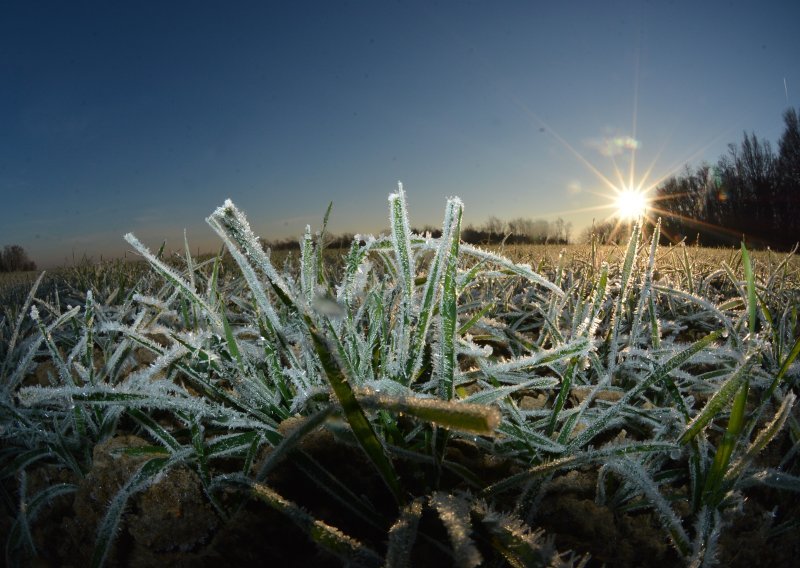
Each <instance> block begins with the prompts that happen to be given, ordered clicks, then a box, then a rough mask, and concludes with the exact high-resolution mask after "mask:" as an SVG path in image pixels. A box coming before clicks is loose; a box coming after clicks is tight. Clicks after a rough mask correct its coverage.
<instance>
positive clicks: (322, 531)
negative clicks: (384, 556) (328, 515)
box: [236, 479, 381, 567]
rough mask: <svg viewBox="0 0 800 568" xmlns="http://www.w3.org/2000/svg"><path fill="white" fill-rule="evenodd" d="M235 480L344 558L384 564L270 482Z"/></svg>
mask: <svg viewBox="0 0 800 568" xmlns="http://www.w3.org/2000/svg"><path fill="white" fill-rule="evenodd" d="M236 481H238V482H239V483H241V484H243V485H245V486H246V487H247V488H248V489H249V492H250V494H251V495H252V496H253V497H255V498H257V499H258V500H259V501H263V502H264V503H266V504H267V505H269V506H270V507H272V508H273V509H275V510H276V511H279V512H281V513H283V514H284V515H286V516H287V517H288V518H289V520H291V521H292V522H293V523H294V524H296V525H297V526H298V527H300V528H301V529H302V530H303V531H304V532H305V533H306V534H307V535H308V536H309V538H311V540H312V541H314V542H315V543H316V544H318V545H319V546H320V547H322V548H323V549H325V550H327V551H328V552H330V553H331V554H333V555H335V556H336V557H338V558H339V559H341V560H342V561H345V562H346V563H348V564H350V563H355V564H357V565H361V566H375V567H378V566H380V565H381V558H380V557H379V556H378V555H377V554H376V553H375V552H373V551H372V550H370V549H369V548H367V547H366V546H364V545H363V544H362V543H361V542H359V541H357V540H356V539H354V538H352V537H349V536H347V535H346V534H344V533H343V532H341V531H340V530H339V529H337V528H336V527H332V526H331V525H329V524H327V523H325V522H323V521H320V520H318V519H315V518H314V517H312V516H311V515H309V514H308V513H307V512H305V511H304V510H303V509H301V508H300V507H299V506H297V505H296V504H295V503H294V502H292V501H289V500H288V499H286V498H284V497H282V496H281V495H279V494H278V493H277V492H276V491H274V490H273V489H272V488H270V487H269V486H267V485H264V484H263V483H256V482H253V481H250V480H247V479H244V480H236Z"/></svg>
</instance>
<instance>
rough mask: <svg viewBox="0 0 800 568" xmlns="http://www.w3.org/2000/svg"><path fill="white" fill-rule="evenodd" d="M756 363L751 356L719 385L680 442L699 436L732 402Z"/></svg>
mask: <svg viewBox="0 0 800 568" xmlns="http://www.w3.org/2000/svg"><path fill="white" fill-rule="evenodd" d="M754 363H755V358H754V357H751V358H750V359H748V360H747V361H745V362H744V363H743V364H742V365H740V366H739V368H738V369H736V371H735V372H734V373H733V374H732V375H731V376H730V377H729V378H728V379H727V380H726V381H725V382H724V383H723V384H722V386H720V387H719V389H718V390H717V392H715V393H714V395H713V396H712V397H711V398H710V399H709V401H708V402H707V403H706V405H705V406H704V407H703V409H702V410H701V411H700V412H699V413H698V414H697V416H695V417H694V419H693V420H692V421H691V422H690V423H689V424H688V425H687V426H686V430H685V431H684V432H683V434H681V437H680V438H679V439H678V443H680V444H686V443H687V442H689V441H691V440H692V439H693V438H694V437H695V436H697V435H698V434H699V433H700V431H701V430H703V428H705V427H706V425H707V424H708V423H709V422H711V420H713V419H714V418H715V417H716V416H717V415H718V414H719V413H720V412H721V411H722V409H723V408H724V407H725V406H726V405H727V404H728V402H730V400H731V399H732V398H733V397H734V395H735V394H736V393H737V392H738V391H739V387H740V386H741V385H742V383H744V382H745V381H747V377H748V375H749V373H750V368H751V367H752V366H753V364H754Z"/></svg>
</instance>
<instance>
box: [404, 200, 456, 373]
mask: <svg viewBox="0 0 800 568" xmlns="http://www.w3.org/2000/svg"><path fill="white" fill-rule="evenodd" d="M456 200H457V198H456ZM460 204H461V202H460V201H458V203H456V202H455V201H454V200H453V199H449V200H448V201H447V207H446V209H445V217H444V222H443V223H442V236H441V238H440V239H439V246H438V247H437V248H436V254H435V255H434V257H433V260H432V261H431V264H430V266H429V268H428V276H427V280H426V282H425V289H424V291H423V293H422V303H421V305H420V308H419V314H418V319H417V324H416V326H415V327H414V329H413V331H412V337H411V347H410V349H409V354H408V361H407V364H406V376H408V377H409V379H410V381H413V380H414V378H415V377H416V375H417V373H418V372H419V368H420V365H421V364H422V352H423V347H424V345H425V340H426V338H427V335H428V328H429V326H430V323H431V321H432V319H433V314H434V307H435V305H436V298H437V296H438V293H439V289H440V288H442V286H443V285H442V280H443V279H445V280H446V278H447V270H448V267H449V266H450V265H449V262H450V259H451V258H452V254H453V239H454V238H455V239H456V245H455V246H456V258H457V257H458V250H457V249H458V238H459V232H460V231H459V228H460V223H461V209H459V211H458V214H455V212H454V209H456V208H457V207H459V206H460ZM461 207H463V206H461ZM442 293H443V294H444V291H443V292H442ZM440 313H442V314H443V312H441V310H440ZM442 317H444V316H442Z"/></svg>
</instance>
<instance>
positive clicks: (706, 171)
mask: <svg viewBox="0 0 800 568" xmlns="http://www.w3.org/2000/svg"><path fill="white" fill-rule="evenodd" d="M783 120H784V131H783V134H782V135H781V138H780V140H779V141H778V152H777V154H776V153H775V152H774V151H773V149H772V145H771V144H770V143H769V141H768V140H763V139H762V140H759V139H758V138H757V137H756V135H755V133H752V132H751V133H750V134H747V132H745V133H744V138H743V140H742V141H741V142H740V143H739V144H729V145H728V152H727V154H725V155H724V156H722V157H720V158H719V160H718V161H717V163H716V164H713V165H712V164H708V163H703V164H701V165H699V166H697V167H696V168H694V169H692V168H690V167H689V166H688V165H687V166H686V168H685V170H684V171H683V172H682V173H681V174H680V175H677V176H674V177H671V178H669V179H667V180H666V181H665V182H663V183H662V184H661V185H659V186H658V188H656V197H655V203H654V204H653V209H654V213H655V215H654V216H660V217H661V218H662V220H661V223H662V225H661V227H662V233H663V234H664V235H665V238H668V239H669V240H671V241H673V242H675V241H679V240H681V239H684V238H685V239H687V240H689V241H691V242H695V241H699V243H700V244H702V245H713V246H724V245H731V244H733V245H735V244H738V243H739V242H740V241H741V240H742V238H745V239H746V240H747V242H748V243H750V244H752V245H755V246H771V247H773V248H779V249H788V248H791V247H792V246H794V244H795V243H796V242H797V241H798V240H800V122H799V121H798V113H797V111H796V110H795V109H794V108H790V109H788V110H786V112H784V114H783Z"/></svg>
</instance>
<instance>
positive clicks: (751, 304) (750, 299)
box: [742, 241, 758, 334]
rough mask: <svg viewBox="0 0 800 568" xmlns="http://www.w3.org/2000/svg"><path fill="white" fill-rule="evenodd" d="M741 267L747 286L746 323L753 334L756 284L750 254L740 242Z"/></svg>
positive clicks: (755, 310) (756, 304)
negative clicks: (742, 266) (742, 267)
mask: <svg viewBox="0 0 800 568" xmlns="http://www.w3.org/2000/svg"><path fill="white" fill-rule="evenodd" d="M742 265H744V278H745V282H746V284H747V321H748V324H749V326H748V328H747V329H748V331H749V332H750V333H751V334H753V333H755V332H756V316H757V313H758V300H757V299H756V284H755V277H754V276H753V264H752V262H751V261H750V253H748V252H747V247H746V246H745V245H744V241H742Z"/></svg>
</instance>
